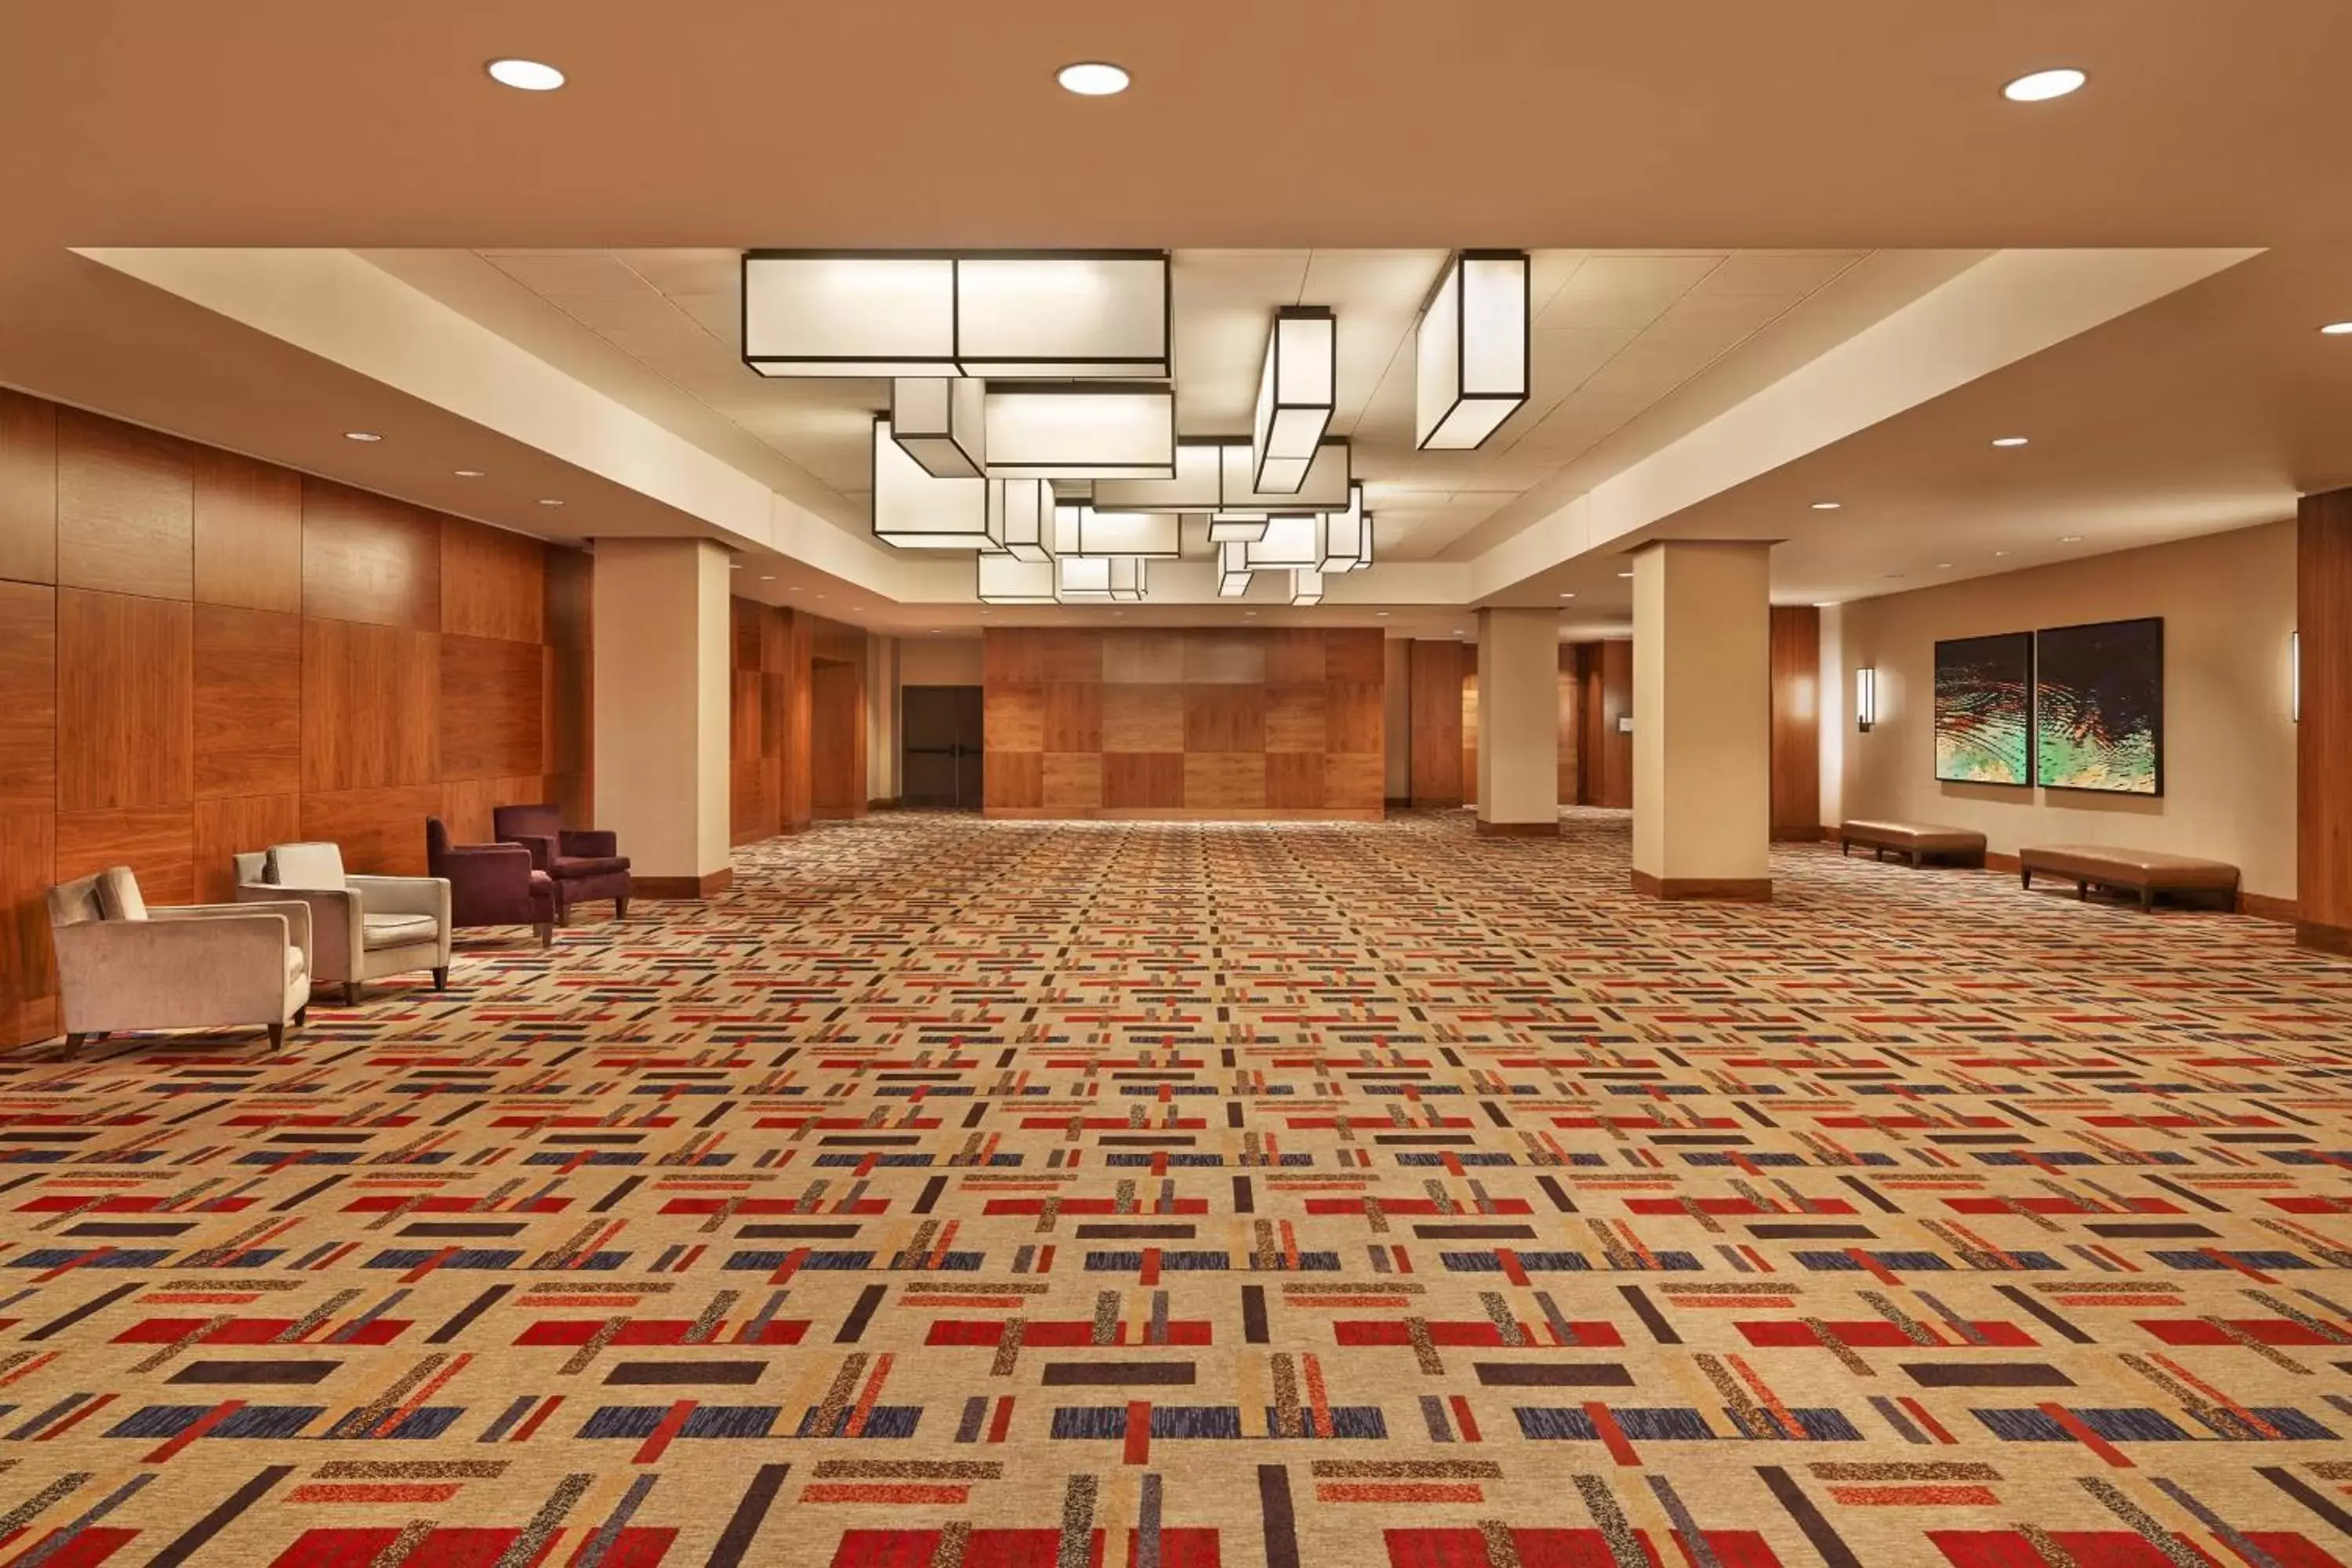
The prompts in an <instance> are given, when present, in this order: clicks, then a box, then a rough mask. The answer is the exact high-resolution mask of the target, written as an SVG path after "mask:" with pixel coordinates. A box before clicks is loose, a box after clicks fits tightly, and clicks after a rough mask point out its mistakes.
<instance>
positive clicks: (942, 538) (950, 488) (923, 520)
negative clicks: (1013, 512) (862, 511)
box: [873, 417, 1003, 552]
mask: <svg viewBox="0 0 2352 1568" xmlns="http://www.w3.org/2000/svg"><path fill="white" fill-rule="evenodd" d="M873 455H874V467H873V477H874V537H875V538H877V539H879V540H881V541H882V542H884V543H886V544H895V545H897V546H898V548H900V549H901V550H985V551H990V552H996V551H1000V550H1002V549H1003V541H1002V540H1001V539H1000V538H999V537H998V536H997V534H996V533H995V531H994V530H993V527H992V520H991V518H990V516H989V506H988V481H987V480H986V479H940V478H939V477H938V476H936V475H934V474H931V473H929V472H927V471H926V470H925V469H924V468H923V466H922V465H921V464H920V463H919V462H917V461H916V460H915V459H914V458H912V457H910V456H909V455H908V452H907V449H906V448H905V447H901V446H900V445H899V444H898V440H897V439H896V438H895V437H894V436H893V434H892V431H891V426H890V421H889V420H888V418H887V417H877V419H876V420H875V421H874V440H873Z"/></svg>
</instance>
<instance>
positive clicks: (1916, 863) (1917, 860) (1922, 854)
mask: <svg viewBox="0 0 2352 1568" xmlns="http://www.w3.org/2000/svg"><path fill="white" fill-rule="evenodd" d="M1926 864H1927V851H1926V850H1924V849H1914V850H1913V851H1911V869H1913V870H1914V871H1916V870H1918V869H1919V868H1921V867H1922V866H1925V865H1926Z"/></svg>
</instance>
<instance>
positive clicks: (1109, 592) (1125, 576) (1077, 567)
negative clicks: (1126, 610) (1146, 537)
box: [1054, 555, 1143, 604]
mask: <svg viewBox="0 0 2352 1568" xmlns="http://www.w3.org/2000/svg"><path fill="white" fill-rule="evenodd" d="M1054 572H1055V589H1056V596H1057V597H1058V598H1059V599H1060V600H1061V602H1062V603H1064V604H1112V603H1120V604H1132V603H1134V602H1135V601H1137V600H1139V599H1140V598H1142V597H1143V563H1142V562H1140V561H1137V560H1134V559H1132V558H1130V557H1127V556H1116V555H1064V556H1059V557H1057V558H1056V559H1055V562H1054Z"/></svg>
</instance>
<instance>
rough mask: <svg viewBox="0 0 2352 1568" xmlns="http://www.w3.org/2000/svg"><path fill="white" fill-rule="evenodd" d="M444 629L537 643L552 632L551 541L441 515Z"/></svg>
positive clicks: (442, 618)
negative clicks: (549, 607)
mask: <svg viewBox="0 0 2352 1568" xmlns="http://www.w3.org/2000/svg"><path fill="white" fill-rule="evenodd" d="M441 629H442V631H443V632H445V633H455V634H456V635H457V636H459V637H503V638H505V639H506V640H508V641H509V642H528V643H536V642H543V641H545V640H546V635H547V546H545V545H544V544H541V542H539V541H538V540H536V539H526V538H525V537H523V536H522V535H521V534H520V533H509V532H508V531H506V530H504V529H502V528H492V527H490V526H489V525H488V524H487V523H479V522H468V521H466V520H465V519H463V518H457V517H445V518H443V519H442V520H441Z"/></svg>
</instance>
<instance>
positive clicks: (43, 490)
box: [0, 388, 58, 583]
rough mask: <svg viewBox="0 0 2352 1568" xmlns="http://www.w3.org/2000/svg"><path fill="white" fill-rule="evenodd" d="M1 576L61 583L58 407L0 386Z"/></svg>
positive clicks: (14, 580) (25, 581)
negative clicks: (59, 560) (59, 573)
mask: <svg viewBox="0 0 2352 1568" xmlns="http://www.w3.org/2000/svg"><path fill="white" fill-rule="evenodd" d="M0 578H5V579H7V580H9V581H11V582H16V583H54V582H56V581H57V580H58V407H57V405H56V404H54V403H45V402H43V401H42V400H41V399H39V398H37V397H27V396H26V395H24V394H23V393H20V392H10V391H8V390H6V389H5V388H0Z"/></svg>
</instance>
